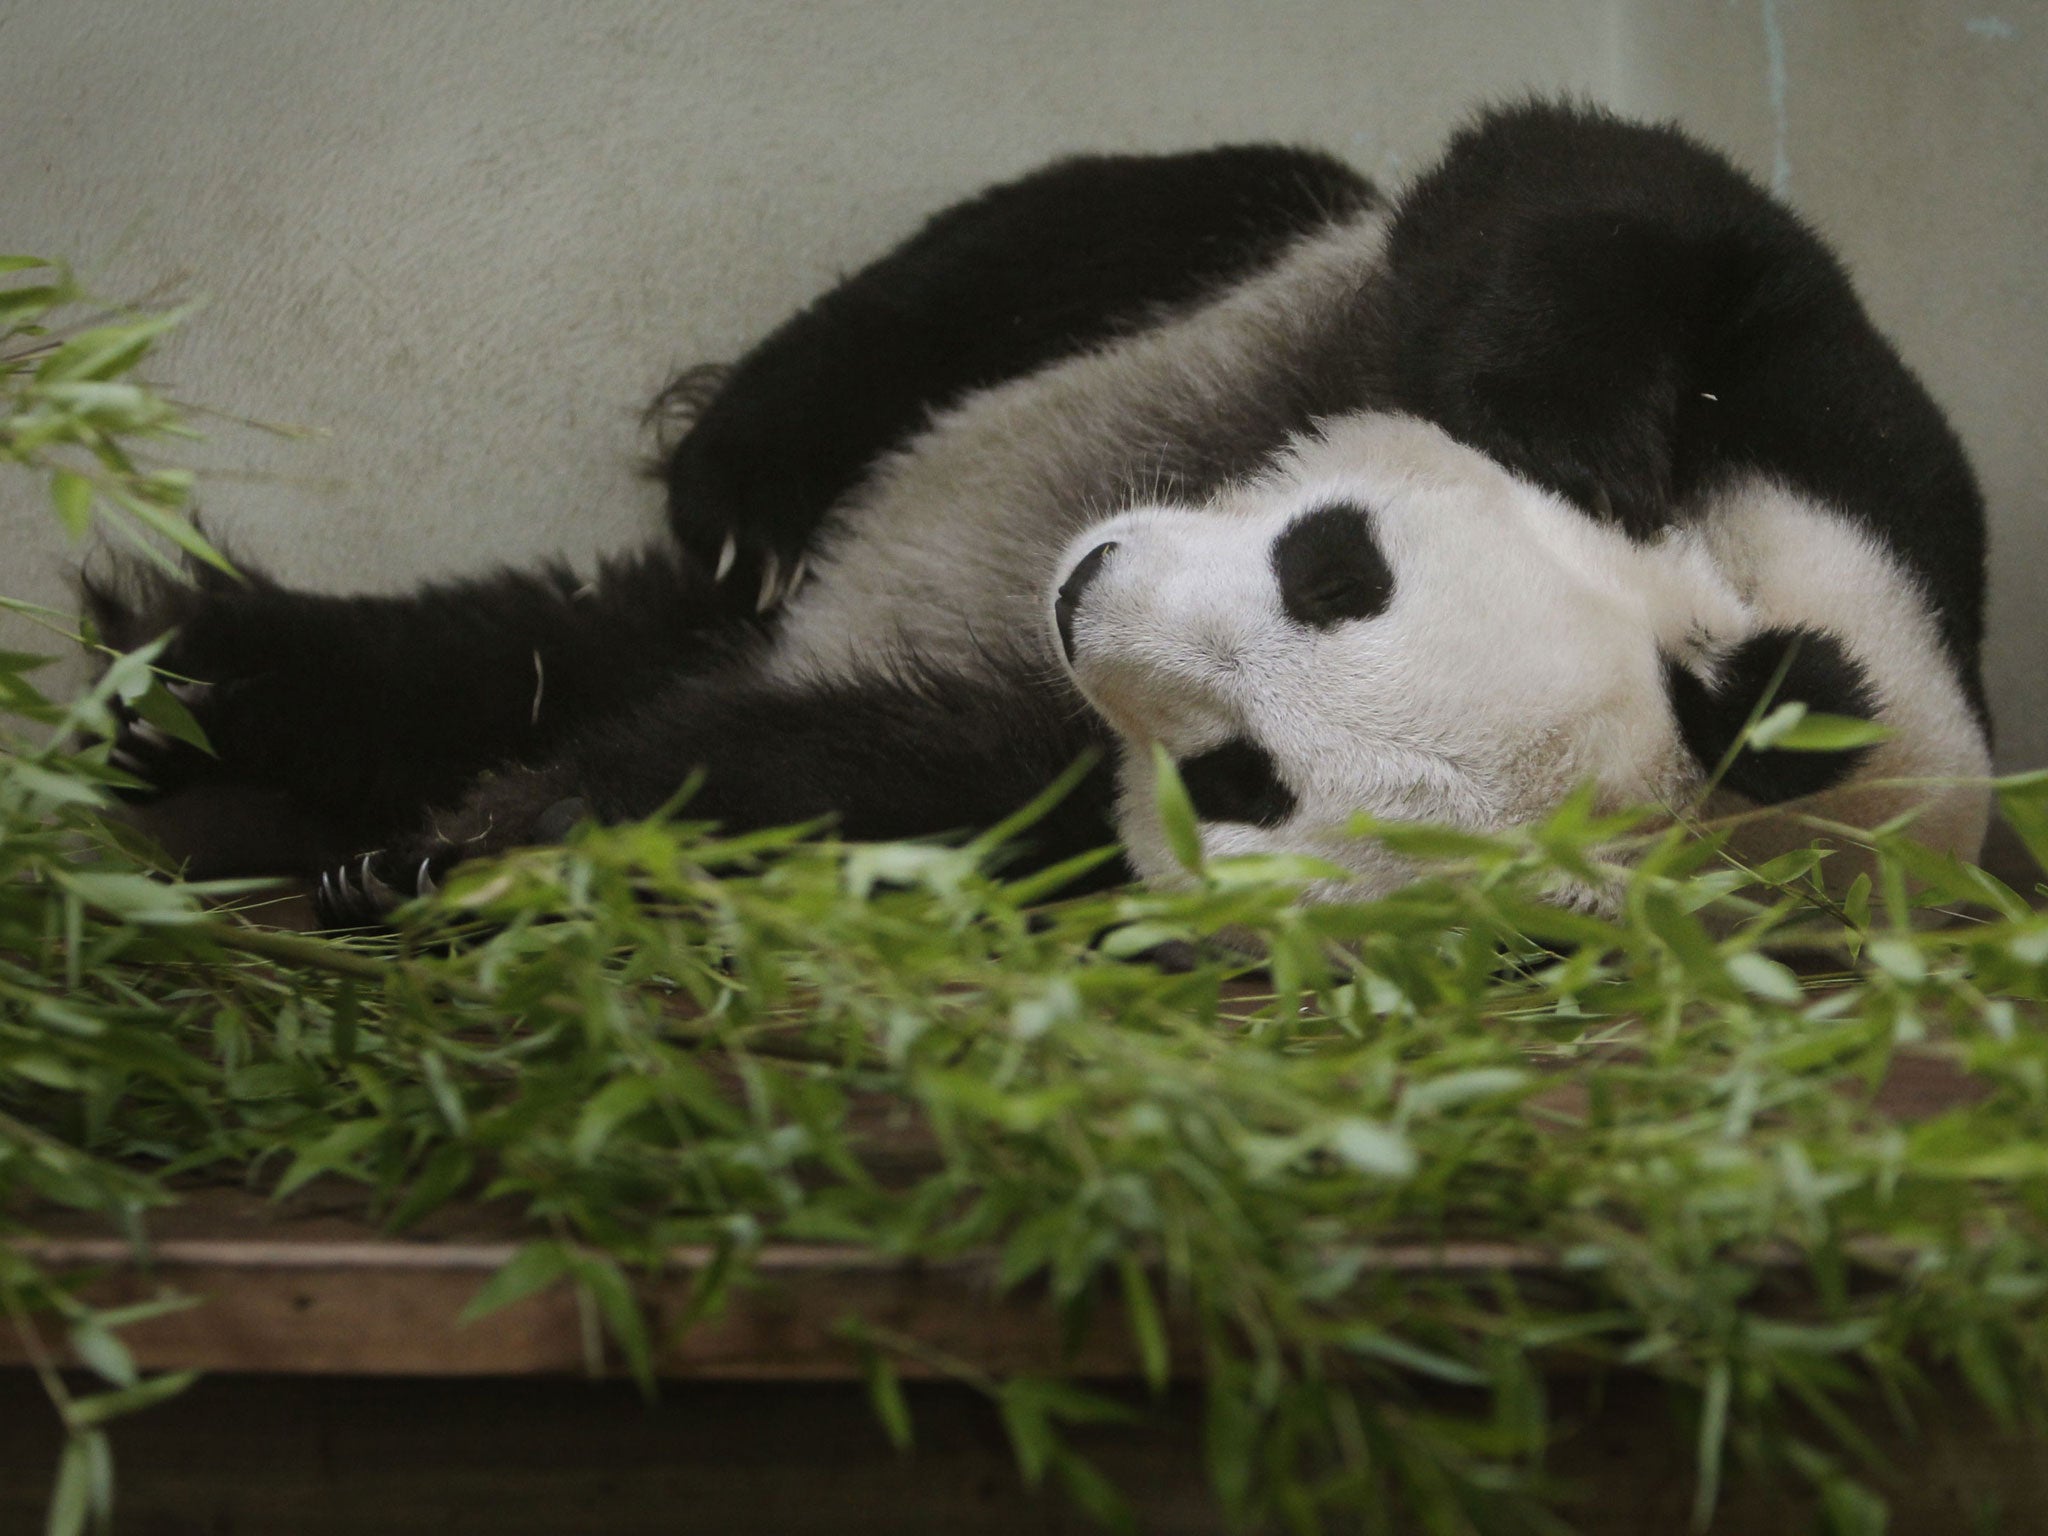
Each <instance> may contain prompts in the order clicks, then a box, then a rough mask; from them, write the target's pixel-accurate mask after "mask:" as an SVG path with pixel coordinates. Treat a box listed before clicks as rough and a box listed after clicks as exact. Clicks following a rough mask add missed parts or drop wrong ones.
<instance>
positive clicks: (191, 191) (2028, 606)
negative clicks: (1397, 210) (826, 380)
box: [0, 0, 2048, 765]
mask: <svg viewBox="0 0 2048 1536" xmlns="http://www.w3.org/2000/svg"><path fill="white" fill-rule="evenodd" d="M1998 3H2000V0H1981V4H1980V5H1964V6H1947V5H1937V4H1929V5H1921V6H1917V7H1916V6H1910V5H1905V4H1902V3H1894V0H1838V3H1833V4H1828V3H1822V0H1734V3H1723V0H1639V3H1635V4H1630V3H1626V0H1516V3H1514V4H1505V3H1499V4H1487V3H1480V0H1436V3H1432V4H1429V5H1427V6H1424V5H1419V4H1417V5H1399V4H1393V3H1385V0H1317V3H1310V0H1293V3H1290V0H1264V3H1259V4H1253V3H1249V0H1247V3H1226V0H1174V3H1166V0H1159V3H1146V0H1116V3H1111V0H1056V3H1021V0H860V3H857V4H856V3H852V0H845V3H824V0H803V3H798V0H690V3H687V4H672V3H635V0H581V3H576V4H544V3H541V0H498V3H484V0H435V3H433V4H430V5H402V4H398V3H396V0H391V3H379V0H247V3H239V4H237V3H231V0H0V156H4V159H0V165H4V168H5V171H4V174H5V178H6V181H5V186H6V195H5V199H4V202H0V248H4V249H7V250H29V251H36V252H43V253H52V254H63V255H68V256H69V257H71V258H72V259H73V260H74V261H75V262H77V263H78V265H79V267H80V269H81V271H82V272H83V273H84V274H85V275H86V276H87V277H88V278H89V280H90V281H91V282H92V283H93V284H94V285H95V286H96V287H97V288H98V289H99V290H100V291H102V292H104V293H107V294H109V295H113V296H117V297H133V296H138V295H142V294H146V293H149V292H152V291H155V290H159V289H162V290H164V291H168V292H173V293H176V294H181V295H190V294H198V295H204V296H207V297H208V298H210V300H211V306H210V308H209V309H208V310H207V311H206V313H205V314H203V315H202V316H200V317H199V318H197V319H195V320H194V321H192V322H191V323H190V325H189V326H188V327H187V328H186V329H185V331H184V332H183V333H182V334H180V335H179V336H178V337H177V338H176V339H175V341H174V342H173V343H172V344H171V345H170V346H168V347H167V348H166V349H165V351H164V353H163V354H162V359H161V362H160V364H159V365H158V367H157V368H156V374H157V376H158V377H159V378H161V379H162V380H164V381H165V382H167V383H169V384H171V385H173V386H175V388H176V391H177V392H178V394H179V395H181V396H182V397H184V398H186V399H188V400H191V401H194V402H199V403H204V404H206V405H209V406H212V407H215V408H217V409H220V410H222V411H226V412H229V413H233V414H236V415H241V416H247V417H253V418H257V419H260V420H264V421H269V422H276V423H283V424H290V425H299V426H305V427H308V428H312V429H315V430H316V431H317V432H318V434H319V435H318V436H316V437H312V438H300V439H284V438H274V437H270V436H266V435H264V434H261V433H258V432H253V431H250V430H248V429H245V428H241V427H237V426H234V425H233V424H231V423H229V422H226V421H217V422H215V423H214V424H213V425H211V426H210V427H209V440H208V441H207V443H206V444H204V445H203V447H202V448H201V449H200V450H198V451H197V452H196V453H195V454H194V455H193V457H194V458H196V459H197V460H198V461H199V462H201V463H202V464H204V465H205V466H207V467H209V468H211V469H213V470H215V471H217V473H216V474H215V475H214V476H213V477H212V478H211V479H210V480H209V481H208V483H207V484H206V486H205V491H204V502H205V505H206V507H207V510H208V515H209V518H210V521H211V523H212V525H213V526H214V527H215V528H216V529H217V530H219V531H220V532H221V533H222V534H224V535H225V536H226V538H227V539H228V540H229V542H231V543H232V544H233V545H234V547H236V548H237V549H239V550H241V551H243V552H245V553H247V554H249V555H251V556H253V557H256V558H258V559H260V560H262V561H263V562H265V563H267V564H268V565H269V566H270V567H272V568H273V569H274V570H276V571H277V572H278V573H279V574H280V575H282V576H285V577H287V578H288V579H292V580H296V581H303V582H309V583H316V584H320V585H325V586H332V587H366V588H391V587H397V586H402V585H404V584H406V583H409V582H411V581H413V580H415V579H417V578H419V577H421V576H423V575H431V574H438V573H445V572H451V571H457V570H463V569H468V568H472V567H474V566H476V565H478V564H481V563H484V562H487V561H496V560H519V559H522V558H525V557H528V556H531V555H535V554H541V553H555V552H562V553H566V554H567V555H569V556H570V557H571V558H572V559H576V560H579V561H584V560H588V559H589V558H590V557H591V556H592V555H593V554H594V553H595V552H597V551H600V550H604V549H609V548H614V547H617V546H620V545H623V544H626V543H629V542H632V541H635V540H637V539H639V538H640V537H642V536H644V535H645V534H646V533H647V532H648V530H650V529H651V528H652V527H653V526H654V525H655V520H656V508H657V499H656V497H655V495H654V492H653V488H652V487H651V486H650V485H649V484H648V483H646V482H645V481H643V480H640V479H638V478H636V475H635V472H634V471H635V466H636V463H637V461H638V459H639V457H640V456H641V455H642V453H643V452H644V451H645V448H646V443H645V440H644V438H643V436H642V433H641V429H640V427H639V425H638V415H639V411H640V409H641V407H642V405H643V404H644V402H645V401H646V400H647V398H648V397H649V396H650V395H651V394H652V393H653V391H654V390H655V388H656V387H657V386H658V385H659V384H660V382H661V381H662V379H663V378H664V377H665V376H666V375H667V374H668V373H669V372H670V371H671V370H672V369H673V368H674V367H676V366H677V365H679V364H683V363H687V362H692V361H698V360H702V359H705V358H717V357H725V356H730V355H732V354H733V353H735V352H736V351H738V350H739V349H741V348H742V347H744V346H745V345H746V344H747V342H748V341H749V340H750V339H751V338H752V337H754V336H755V335H757V334H758V333H759V332H760V331H761V330H762V329H763V328H764V327H766V326H767V325H769V324H771V323H772V322H773V321H775V320H776V319H777V318H779V317H780V316H781V315H782V314H783V313H785V312H786V311H787V310H788V309H790V308H791V307H792V306H794V305H796V304H797V303H800V302H801V301H802V300H804V299H805V298H806V297H808V296H809V295H811V294H812V293H814V292H815V291H816V290H817V289H818V288H819V287H820V286H821V285H823V284H825V283H827V282H829V281H830V280H831V278H832V277H833V275H834V274H835V273H837V272H839V271H842V270H844V269H846V268H847V267H849V266H852V265H854V264H857V263H859V262H860V261H862V260H864V259H866V258H867V257H869V256H871V255H873V254H875V253H876V252H878V251H879V250H881V249H883V248H884V247H885V246H887V245H888V244H889V243H890V241H891V240H892V239H893V238H895V237H896V236H897V235H898V234H900V233H901V232H903V231H904V230H905V229H907V228H908V227H909V226H910V225H911V224H912V223H914V222H915V220H916V219H917V218H918V217H919V216H920V215H922V214H923V213H925V212H926V211H928V210H930V209H931V208H933V207H935V206H937V205H938V204H940V203H943V202H945V201H946V200H948V199H950V198H952V197H954V196H957V195H958V194H960V193H963V192H965V191H967V190H969V189H971V188H974V187H976V186H978V185H980V184H982V183H984V182H986V181H988V180H990V179H992V178H995V177H999V176H1005V175H1009V174H1011V173H1014V172H1016V171H1019V170H1021V169H1023V168H1025V167H1027V166H1030V165H1032V164H1034V163H1036V162H1038V161H1040V160H1043V159H1045V158H1046V157H1048V156H1050V155H1053V154H1057V153H1059V152H1061V151H1065V150H1073V149H1081V148H1101V147H1108V148H1166V147H1171V146H1183V145H1189V144H1199V143H1205V142H1212V141H1215V140H1219V139H1228V138H1239V137H1263V138H1274V137H1278V138H1287V139H1297V140H1303V141H1312V142H1318V143H1322V144H1326V145H1328V146H1330V147H1332V148H1335V149H1337V150H1339V151H1341V152H1343V153H1345V154H1347V155H1348V156H1349V157H1350V158H1352V159H1353V160H1354V161H1355V162H1356V163H1357V164H1358V165H1360V166H1361V167H1362V168H1364V169H1365V170H1367V171H1369V172H1372V173H1374V174H1376V175H1377V176H1379V177H1380V178H1382V179H1383V180H1384V181H1386V182H1388V183H1390V184H1391V183H1398V182H1399V181H1400V180H1401V179H1402V177H1403V176H1404V175H1405V174H1407V173H1408V172H1411V171H1413V170H1414V169H1416V168H1418V167H1419V166H1421V165H1422V164H1424V163H1426V162H1427V161H1428V160H1429V159H1430V158H1431V156H1432V155H1433V154H1434V152H1435V150H1436V148H1437V146H1438V145H1439V144H1440V143H1441V141H1442V139H1443V137H1444V135H1445V133H1446V132H1447V130H1448V129H1449V128H1450V126H1451V125H1452V124H1453V123H1454V122H1456V121H1457V120H1458V118H1459V117H1461V116H1462V115H1463V114H1464V113H1465V112H1466V111H1467V110H1468V108H1469V107H1470V105H1471V104H1472V103H1474V102H1476V101H1480V100H1483V99H1486V98H1488V97H1496V96H1500V95H1504V94H1510V93H1514V92H1519V91H1525V90H1529V89H1540V90H1547V91H1549V90H1572V91H1576V92H1579V93H1581V94H1584V95H1587V96H1590V97H1593V98H1596V99H1599V100H1604V101H1609V102H1612V103H1614V104H1616V105H1619V106H1624V107H1627V108H1630V109H1633V110H1637V111H1641V112H1645V113H1649V114H1652V115H1659V116H1663V115H1676V116H1678V117H1680V118H1682V119H1683V120H1684V121H1686V122H1688V123H1690V124H1692V125H1693V126H1695V127H1696V128H1698V129H1699V130H1700V131H1701V132H1702V133H1704V134H1705V135H1706V136H1707V137H1708V138H1710V139H1712V140H1714V141H1715V142H1718V143H1720V144H1722V145H1724V146H1726V147H1727V148H1728V149H1730V150H1731V151H1732V152H1733V153H1735V154H1736V155H1737V156H1738V158H1740V159H1742V160H1744V161H1745V162H1746V163H1747V164H1749V165H1751V166H1752V167H1753V168H1755V169H1757V170H1758V171H1759V172H1760V173H1762V174H1764V175H1765V176H1767V177H1768V176H1770V175H1771V174H1772V173H1773V169H1774V167H1778V168H1785V167H1789V177H1788V180H1789V191H1790V193H1791V195H1792V197H1793V198H1794V199H1795V201H1798V202H1799V203H1800V204H1801V205H1802V206H1803V207H1805V208H1806V209H1807V210H1808V211H1809V212H1811V213H1812V214H1814V215H1815V216H1816V217H1817V219H1818V221H1819V222H1820V224H1821V225H1822V227H1823V228H1824V229H1826V230H1827V232H1828V233H1829V234H1830V235H1831V236H1833V237H1834V238H1835V240H1836V241H1837V242H1838V244H1839V245H1840V246H1841V248H1842V250H1843V252H1844V254H1845V255H1846V256H1847V257H1848V258H1849V260H1850V262H1851V264H1852V265H1853V266H1854V267H1855V268H1856V270H1857V272H1858V273H1859V275H1860V277H1861V279H1862V281H1863V284H1864V288H1865V291H1866V293H1867V294H1868V295H1869V297H1870V299H1871V302H1872V306H1873V308H1874V309H1875V310H1876V311H1877V313H1878V315H1879V318H1880V319H1881V321H1882V322H1883V323H1884V324H1885V325H1886V326H1887V327H1888V328H1889V329H1890V330H1891V331H1892V332H1893V333H1894V334H1895V335H1896V336H1897V337H1898V338H1899V340H1900V341H1901V342H1902V343H1903V345H1904V348H1905V350H1906V352H1907V355H1908V356H1909V357H1910V358H1911V359H1912V360H1913V361H1914V362H1915V363H1916V365H1917V366H1919V367H1920V368H1921V370H1922V371H1923V373H1924V374H1925V376H1926V377H1927V379H1928V381H1929V383H1930V384H1932V385H1933V386H1934V388H1935V391H1936V393H1937V394H1938V395H1939V396H1940V397H1941V398H1943V399H1944V401H1945V402H1947V403H1948V404H1949V406H1950V407H1951V409H1952V410H1953V412H1954V415H1955V418H1956V420H1957V423H1958V425H1959V426H1960V427H1961V429H1962V430H1963V433H1964V435H1965V437H1966V439H1967V440H1968V441H1969V442H1970V444H1971V446H1972V447H1973V449H1974V450H1975V451H1976V454H1977V457H1978V462H1979V464H1980V467H1981V468H1982V470H1983V472H1984V476H1985V480H1986V483H1987V487H1988V488H1989V489H1990V490H1991V492H1992V495H1993V499H1994V502H1995V506H1996V516H1997V518H1998V531H1997V539H1998V544H1997V553H1996V560H1997V564H1998V568H1999V585H1998V604H1999V607H1998V612H1997V625H1998V631H1997V635H1996V639H1995V642H1994V648H1993V674H1994V689H1995V694H1996V697H1997V700H1998V703H1999V705H2000V706H2001V713H2002V715H2003V717H2004V729H2005V737H2004V742H2003V752H2002V754H2001V755H2002V758H2003V760H2004V761H2006V762H2007V763H2009V764H2015V765H2016V764H2020V763H2034V762H2041V761H2048V682H2044V679H2048V668H2044V667H2043V665H2042V662H2043V661H2044V660H2048V656H2044V650H2048V639H2044V636H2048V629H2044V614H2043V607H2042V605H2041V604H2040V603H2039V602H2038V601H2037V600H2036V599H2035V598H2034V596H2033V595H2032V593H2031V592H2030V591H2029V582H2028V579H2027V578H2026V577H2025V576H2024V575H2023V574H2021V573H2022V572H2023V570H2024V569H2025V568H2026V566H2027V564H2028V562H2029V561H2030V560H2031V559H2033V558H2034V557H2036V556H2038V555H2043V554H2048V549H2044V547H2043V546H2044V542H2048V533H2044V531H2043V529H2044V518H2043V515H2042V513H2043V508H2042V503H2041V497H2040V494H2039V492H2038V490H2037V489H2036V479H2037V476H2036V475H2035V474H2034V470H2035V469H2036V468H2037V467H2038V466H2039V464H2040V461H2041V453H2040V451H2039V450H2038V449H2037V448H2036V447H2035V446H2034V442H2033V437H2032V433H2031V431H2030V428H2031V426H2032V417H2033V414H2034V402H2035V401H2037V400H2039V399H2040V398H2041V397H2042V395H2043V390H2042V387H2041V386H2042V384H2043V382H2044V381H2043V377H2042V371H2043V368H2044V360H2048V310H2044V307H2043V303H2042V297H2043V291H2044V288H2048V278H2044V276H2043V272H2042V264H2041V263H2039V262H2037V261H2032V260H2030V259H2029V258H2030V255H2031V252H2032V247H2033V246H2035V245H2037V244H2039V243H2040V242H2039V236H2040V235H2041V234H2042V233H2043V224H2044V208H2048V199H2044V197H2043V196H2042V193H2043V190H2044V188H2043V175H2044V164H2048V129H2044V127H2043V121H2044V114H2043V113H2042V111H2041V107H2042V102H2041V99H2040V98H2041V89H2042V82H2043V79H2044V71H2043V68H2042V64H2043V56H2044V55H2043V50H2044V47H2048V14H2044V5H2043V3H2042V0H2028V3H2027V4H2026V5H2025V6H2024V7H2022V6H2019V5H2013V4H2006V5H2005V6H2004V9H2003V10H2002V11H2001V13H2000V14H1998V15H1996V16H1994V15H1991V14H1989V13H1988V12H1987V11H1985V10H1984V9H1983V8H1982V7H1985V6H1991V5H1995V4H1998ZM48 524H49V520H48V519H47V518H46V517H44V516H43V515H42V514H41V513H40V511H39V509H38V508H37V507H35V506H34V505H33V504H32V498H30V497H27V496H25V495H24V493H23V490H22V488H20V487H16V486H9V485H7V484H5V483H4V482H0V572H4V575H0V587H4V589H5V590H7V591H10V592H13V593H16V594H19V595H24V596H31V597H40V598H43V599H45V600H48V599H50V598H52V597H55V596H57V595H58V594H60V593H61V591H62V573H63V570H64V568H65V567H66V565H67V564H68V563H69V562H71V561H72V560H74V559H75V554H74V553H73V552H72V551H70V550H68V549H67V548H66V547H65V546H64V543H63V540H62V538H61V536H60V535H58V534H56V533H55V532H54V530H53V528H52V527H50V526H48Z"/></svg>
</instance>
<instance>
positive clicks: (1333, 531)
mask: <svg viewBox="0 0 2048 1536" xmlns="http://www.w3.org/2000/svg"><path fill="white" fill-rule="evenodd" d="M1273 574H1274V576H1275V577H1277V578H1278V580H1279V584H1280V605H1281V607H1283V608H1285V609H1286V610H1287V617H1288V618H1290V619H1292V620H1294V622H1295V623H1297V624H1306V625H1308V626H1309V627H1310V628H1312V629H1330V628H1333V627H1334V626H1336V625H1338V624H1342V623H1345V622H1347V621H1349V620H1352V619H1370V618H1373V617H1375V616H1376V615H1378V614H1382V613H1385V612H1386V611H1387V604H1389V603H1391V602H1392V601H1393V600H1394V568H1393V567H1392V566H1391V565H1389V564H1387V557H1386V555H1385V554H1383V553H1382V552H1381V550H1380V544H1379V539H1378V538H1377V537H1376V536H1375V535H1374V533H1373V528H1372V517H1371V514H1369V513H1368V512H1366V511H1365V510H1364V509H1363V508H1362V507H1351V506H1342V505H1339V506H1328V507H1318V508H1316V510H1315V511H1313V512H1308V513H1305V514H1303V515H1302V516H1301V517H1298V518H1296V519H1295V520H1294V521H1293V522H1292V523H1290V524H1289V525H1288V527H1287V531H1286V532H1284V533H1282V534H1281V535H1280V537H1279V538H1277V539H1275V540H1274V541H1273Z"/></svg>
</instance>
